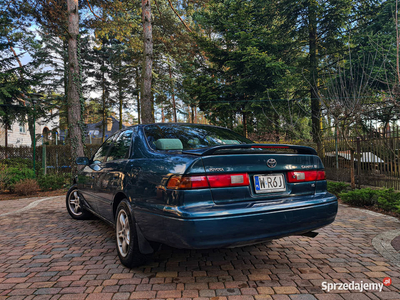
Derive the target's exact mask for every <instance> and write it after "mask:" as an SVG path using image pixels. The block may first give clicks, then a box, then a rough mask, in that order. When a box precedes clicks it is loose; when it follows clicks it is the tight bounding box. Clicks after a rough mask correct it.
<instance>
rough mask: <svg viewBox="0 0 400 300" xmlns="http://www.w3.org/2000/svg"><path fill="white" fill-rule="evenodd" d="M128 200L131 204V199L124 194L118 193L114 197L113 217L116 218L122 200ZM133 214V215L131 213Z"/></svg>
mask: <svg viewBox="0 0 400 300" xmlns="http://www.w3.org/2000/svg"><path fill="white" fill-rule="evenodd" d="M124 199H127V200H128V201H129V202H130V199H129V197H127V196H126V195H125V194H124V193H123V192H118V193H117V194H116V195H115V196H114V201H113V217H114V218H115V215H116V213H117V208H118V205H119V204H120V203H121V201H122V200H124ZM131 213H133V212H132V211H131Z"/></svg>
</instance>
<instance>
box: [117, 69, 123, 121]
mask: <svg viewBox="0 0 400 300" xmlns="http://www.w3.org/2000/svg"><path fill="white" fill-rule="evenodd" d="M119 63H120V66H119V70H121V61H119ZM118 98H119V99H118V100H119V129H122V122H123V118H122V106H123V104H124V94H123V92H122V78H121V77H120V76H118Z"/></svg>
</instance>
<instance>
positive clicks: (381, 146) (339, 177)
mask: <svg viewBox="0 0 400 300" xmlns="http://www.w3.org/2000/svg"><path fill="white" fill-rule="evenodd" d="M262 142H265V143H281V144H283V143H285V144H301V145H307V146H311V147H315V144H313V143H312V142H310V141H304V140H301V141H300V140H299V141H293V140H280V141H277V139H274V140H273V141H265V140H264V141H262ZM96 144H97V141H96ZM96 144H89V145H86V148H85V155H86V156H88V157H91V156H92V155H93V154H94V152H95V151H96V149H97V148H98V147H99V145H96ZM323 146H324V147H323V148H324V153H323V155H321V159H322V161H323V163H324V165H325V169H326V174H327V178H328V179H330V180H336V181H345V182H350V181H351V165H352V160H351V149H353V150H354V161H353V164H354V175H355V182H356V184H357V185H358V186H361V185H369V186H377V187H388V188H394V189H396V190H400V160H399V151H400V129H399V127H396V128H394V129H392V130H391V131H390V130H385V131H383V130H379V129H374V130H370V134H368V135H363V136H360V137H358V138H356V137H354V138H349V139H348V140H347V141H345V140H344V139H343V138H340V137H338V138H333V137H331V138H325V139H324V141H323ZM45 147H46V149H45V154H44V155H43V148H42V146H40V147H37V148H36V164H37V165H38V167H40V166H42V165H43V157H44V158H45V165H46V170H47V171H48V172H49V173H52V172H70V171H71V165H72V162H71V157H70V156H69V153H70V149H69V145H58V146H56V145H48V146H45ZM32 153H33V151H32V149H31V148H30V147H18V148H17V147H8V148H7V149H5V148H4V147H0V159H4V158H6V157H8V158H14V157H19V158H28V159H32V157H33V156H32Z"/></svg>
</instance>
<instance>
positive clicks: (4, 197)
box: [0, 189, 67, 201]
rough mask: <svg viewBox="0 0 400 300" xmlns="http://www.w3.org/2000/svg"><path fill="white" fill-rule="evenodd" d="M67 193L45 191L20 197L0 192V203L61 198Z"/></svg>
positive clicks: (62, 190) (63, 190)
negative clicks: (27, 199) (40, 198)
mask: <svg viewBox="0 0 400 300" xmlns="http://www.w3.org/2000/svg"><path fill="white" fill-rule="evenodd" d="M66 193H67V190H66V189H61V190H55V191H47V192H36V193H34V194H32V195H28V196H20V195H17V194H14V193H4V192H0V201H2V200H18V199H22V198H35V197H52V196H63V195H65V194H66Z"/></svg>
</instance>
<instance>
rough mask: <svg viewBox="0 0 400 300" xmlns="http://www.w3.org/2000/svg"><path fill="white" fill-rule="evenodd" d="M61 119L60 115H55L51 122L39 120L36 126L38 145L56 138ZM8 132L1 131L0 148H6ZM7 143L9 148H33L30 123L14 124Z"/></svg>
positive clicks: (2, 129)
mask: <svg viewBox="0 0 400 300" xmlns="http://www.w3.org/2000/svg"><path fill="white" fill-rule="evenodd" d="M59 124H60V118H59V116H58V114H56V115H54V117H53V118H52V119H51V121H46V120H45V119H38V120H37V121H36V125H35V133H36V145H37V146H40V145H41V144H42V137H43V142H47V141H51V140H54V139H55V138H56V134H55V132H56V131H57V130H58V127H59ZM5 134H6V130H5V129H4V127H2V128H1V130H0V146H5V144H6V138H5ZM7 143H8V146H9V147H19V146H32V142H31V136H30V133H29V127H28V122H27V121H26V122H14V123H13V124H12V125H11V128H10V129H8V130H7Z"/></svg>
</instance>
